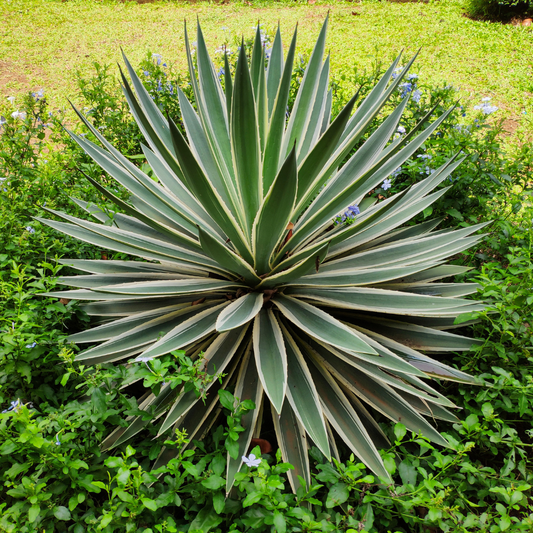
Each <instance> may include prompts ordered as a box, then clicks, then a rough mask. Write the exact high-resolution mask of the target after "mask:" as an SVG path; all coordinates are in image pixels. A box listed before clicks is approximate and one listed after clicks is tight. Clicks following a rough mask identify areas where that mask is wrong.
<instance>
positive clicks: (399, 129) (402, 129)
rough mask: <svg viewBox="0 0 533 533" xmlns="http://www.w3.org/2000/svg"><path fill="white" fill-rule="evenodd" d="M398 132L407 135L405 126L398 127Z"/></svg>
mask: <svg viewBox="0 0 533 533" xmlns="http://www.w3.org/2000/svg"><path fill="white" fill-rule="evenodd" d="M396 131H397V132H398V133H401V134H402V135H403V134H404V133H405V128H404V127H403V126H398V129H397V130H396Z"/></svg>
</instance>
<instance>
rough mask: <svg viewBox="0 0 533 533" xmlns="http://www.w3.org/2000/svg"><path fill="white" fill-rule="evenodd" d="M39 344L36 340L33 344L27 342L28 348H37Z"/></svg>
mask: <svg viewBox="0 0 533 533" xmlns="http://www.w3.org/2000/svg"><path fill="white" fill-rule="evenodd" d="M36 346H37V343H36V342H32V343H31V344H26V348H35V347H36Z"/></svg>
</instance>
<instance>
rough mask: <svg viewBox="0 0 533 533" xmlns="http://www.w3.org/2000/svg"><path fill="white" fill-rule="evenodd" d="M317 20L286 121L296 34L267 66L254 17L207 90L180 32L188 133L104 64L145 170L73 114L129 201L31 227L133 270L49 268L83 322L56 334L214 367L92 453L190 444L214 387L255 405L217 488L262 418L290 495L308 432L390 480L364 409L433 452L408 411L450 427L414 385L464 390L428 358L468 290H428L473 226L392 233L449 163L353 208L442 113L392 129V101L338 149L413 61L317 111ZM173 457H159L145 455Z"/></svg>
mask: <svg viewBox="0 0 533 533" xmlns="http://www.w3.org/2000/svg"><path fill="white" fill-rule="evenodd" d="M326 27H327V20H326V22H325V23H324V25H323V27H322V30H321V32H320V35H319V37H318V40H317V43H316V45H315V48H314V51H313V53H312V55H311V57H310V60H309V64H308V66H307V69H306V72H305V75H304V77H303V80H302V82H301V86H300V88H299V91H298V94H297V96H296V100H295V102H294V106H293V109H292V113H291V114H290V117H289V118H288V119H287V118H286V111H287V104H288V98H289V89H290V83H291V73H292V67H293V61H294V53H295V46H296V32H295V34H294V36H293V38H292V42H291V44H290V47H289V50H288V53H287V55H286V58H284V52H283V47H282V42H281V36H280V32H279V29H278V32H277V34H276V37H275V41H274V43H273V47H272V51H271V55H270V57H269V58H268V63H266V58H265V50H264V48H263V47H262V45H261V40H260V33H259V28H258V31H257V35H256V39H255V44H254V47H253V51H252V53H251V63H250V66H249V63H248V59H247V56H246V53H245V49H244V46H242V47H241V49H240V53H239V57H238V62H237V66H236V70H235V73H234V76H233V77H232V76H231V74H230V67H229V64H228V59H227V57H226V61H225V74H224V88H223V87H222V85H221V83H220V81H219V79H218V77H217V75H216V74H215V69H214V66H213V63H212V62H211V60H210V58H209V55H208V51H207V48H206V44H205V41H204V37H203V35H202V31H201V29H200V27H199V26H198V37H197V43H198V44H197V54H196V56H197V65H196V66H195V64H194V63H193V60H192V56H191V50H190V46H189V42H188V40H187V37H186V52H187V58H188V64H189V71H190V78H191V84H192V88H193V91H194V96H195V100H196V109H195V108H194V107H193V106H192V105H191V103H190V102H189V101H188V100H187V98H186V97H185V95H184V94H183V93H182V92H179V95H178V97H179V104H180V108H181V113H182V120H183V125H184V127H185V131H186V138H185V137H184V136H183V135H182V133H181V132H180V129H179V128H178V127H177V125H176V124H175V123H174V122H173V121H172V120H170V119H167V118H165V117H164V116H163V115H162V113H161V112H160V110H159V109H158V108H157V106H156V105H155V104H154V102H153V101H152V99H151V98H150V95H149V94H148V93H147V91H146V90H145V88H144V87H143V85H142V83H141V81H140V80H139V78H138V77H137V75H136V73H135V71H134V70H133V68H132V67H131V65H130V63H129V62H128V60H127V59H126V58H125V57H124V61H125V64H126V67H127V70H128V73H129V76H130V78H131V82H132V85H133V88H132V87H131V86H130V83H129V82H128V80H127V79H126V76H125V75H124V74H122V81H123V90H124V94H125V96H126V98H127V100H128V103H129V105H130V108H131V112H132V113H133V115H134V117H135V119H136V121H137V123H138V124H139V127H140V129H141V130H142V132H143V134H144V136H145V138H146V141H147V146H143V151H144V154H145V156H146V160H147V162H148V164H149V165H150V167H151V168H152V170H153V173H154V175H155V176H156V177H157V181H154V180H153V179H151V178H150V177H148V176H147V175H146V174H144V173H143V172H141V170H139V168H137V167H136V166H135V165H133V164H132V163H131V162H130V161H129V160H128V159H126V158H125V157H123V156H122V155H121V154H120V153H119V152H118V151H117V150H116V149H115V148H114V147H113V146H112V145H111V144H109V143H108V142H107V141H106V139H105V138H104V137H103V136H102V135H101V134H100V133H99V131H98V130H96V129H95V128H94V127H92V125H91V124H90V123H89V122H88V121H87V120H86V118H85V117H84V116H82V115H81V114H79V116H80V118H81V120H82V121H83V122H84V123H85V125H86V126H87V127H88V128H89V129H90V131H91V132H92V133H93V135H94V136H95V137H96V138H97V139H98V141H99V142H100V144H101V146H99V145H97V144H95V143H92V142H90V141H89V140H87V139H85V138H82V137H79V136H76V135H74V134H71V135H72V137H73V138H74V139H75V141H76V142H77V143H78V144H79V145H80V146H81V147H82V148H83V149H84V150H85V151H86V152H87V154H89V155H90V156H91V157H92V158H93V159H94V161H96V162H97V163H98V164H99V165H100V166H101V167H102V169H104V170H105V171H106V172H108V173H109V174H110V175H111V176H112V177H113V178H115V179H116V180H117V181H118V182H119V183H120V184H121V185H122V186H123V187H125V188H126V189H127V190H128V191H129V193H130V200H129V202H124V201H121V200H120V199H119V198H117V197H116V196H115V195H114V194H113V193H112V192H111V191H110V190H107V189H106V188H104V187H102V186H101V185H100V184H98V183H96V182H93V183H94V186H95V187H97V188H98V189H99V190H100V192H101V193H102V194H103V195H105V196H106V197H107V198H109V199H110V200H112V201H113V202H115V203H116V204H117V205H118V207H119V208H120V212H117V213H116V214H114V216H113V224H112V225H106V224H105V222H106V221H107V220H108V215H106V214H105V213H104V212H100V211H98V212H94V208H92V209H91V210H90V213H91V215H93V216H95V217H96V219H97V220H98V222H97V223H95V222H88V221H85V220H81V219H77V218H74V217H72V216H69V215H66V214H63V213H57V212H53V211H50V212H52V213H54V214H55V215H57V216H58V217H61V218H63V219H64V220H65V221H66V222H56V221H51V220H42V221H43V222H44V223H46V224H48V225H49V226H51V227H53V228H56V229H57V230H59V231H62V232H64V233H66V234H68V235H71V236H73V237H77V238H79V239H81V240H84V241H86V242H89V243H92V244H96V245H99V246H103V247H106V248H108V249H111V250H116V251H118V252H124V253H127V254H133V255H136V256H139V257H140V258H143V259H145V260H147V261H146V262H138V261H89V260H65V261H63V262H64V263H66V264H70V265H72V266H74V267H75V268H76V269H78V270H80V271H82V272H84V273H85V274H83V275H77V276H70V277H63V278H61V283H63V284H65V285H69V286H71V287H75V288H76V289H74V290H70V291H64V292H59V293H50V294H49V295H50V296H58V297H64V298H71V299H76V300H87V301H88V303H86V304H85V305H84V309H85V311H86V312H87V313H88V314H89V315H92V316H94V317H98V318H96V319H95V320H96V321H97V323H99V324H100V325H98V326H97V327H94V328H92V329H90V330H88V331H85V332H82V333H77V334H75V335H72V336H71V337H70V339H71V340H72V341H73V342H76V343H78V344H83V343H88V344H90V345H91V347H89V348H88V349H86V350H84V351H81V352H80V353H79V354H78V356H77V360H78V361H80V362H83V363H84V364H98V363H110V362H115V361H117V362H121V363H123V364H128V363H131V361H132V360H133V361H147V360H149V359H152V358H156V357H159V356H162V355H164V354H168V353H169V352H171V351H173V350H178V349H184V350H186V353H187V354H188V355H189V356H190V357H191V358H192V359H195V358H198V357H199V354H201V353H203V354H204V357H205V360H206V365H207V367H206V368H207V371H208V372H209V373H210V374H213V375H216V376H220V377H221V378H222V379H220V380H217V379H215V380H213V381H212V382H211V383H210V388H209V391H208V393H207V396H206V400H205V401H203V399H198V398H197V397H196V395H195V394H194V393H193V392H192V391H183V390H180V389H179V388H174V389H173V388H171V387H170V386H169V385H163V387H162V389H161V392H160V394H158V395H157V396H155V395H153V394H148V393H147V394H146V395H145V396H144V397H143V399H142V403H141V404H140V407H141V409H145V410H147V409H152V410H153V412H154V413H155V419H154V420H151V421H146V420H143V419H142V418H141V417H132V418H131V419H130V420H129V425H128V426H127V427H126V428H118V429H116V430H115V431H114V432H113V433H112V434H111V435H110V436H109V437H108V438H107V440H106V441H105V442H104V447H106V448H109V447H112V446H116V445H118V444H121V443H122V442H125V441H126V440H127V439H129V438H131V437H132V436H133V435H135V434H136V433H138V432H139V431H141V430H142V428H143V427H144V426H145V425H146V424H149V423H151V424H154V423H158V424H160V426H159V433H160V434H161V433H164V432H166V431H167V430H169V429H170V428H173V427H181V428H185V429H186V430H187V432H188V435H189V437H190V438H191V439H193V438H196V439H199V438H201V437H202V436H203V435H205V434H206V432H207V431H208V430H209V428H210V427H211V426H212V424H213V423H214V421H215V419H216V417H217V414H218V413H219V412H220V405H219V395H218V394H217V392H218V390H220V389H228V390H230V391H232V392H233V393H234V394H235V396H236V397H238V398H240V399H241V400H244V399H251V400H253V401H254V402H255V404H256V406H257V408H256V409H255V410H253V411H251V412H249V413H248V414H247V415H245V417H244V419H243V425H244V427H245V431H244V432H243V433H242V434H241V436H240V441H239V454H238V456H236V458H234V457H228V472H227V490H228V491H229V490H230V489H231V487H232V485H233V482H234V476H235V473H236V472H237V471H238V470H239V468H240V467H241V464H242V461H241V459H240V458H241V456H242V455H243V454H245V453H246V451H247V449H248V448H249V445H250V441H251V439H252V437H253V436H254V434H255V435H256V436H257V434H258V433H259V430H260V425H261V419H262V417H261V416H260V415H259V413H260V412H266V411H267V410H271V412H272V416H273V423H274V427H275V429H276V432H277V436H278V443H279V446H280V448H281V451H282V455H283V458H284V460H285V461H287V462H289V463H291V464H293V465H294V467H295V469H294V471H292V472H291V473H290V482H291V484H292V487H293V489H294V490H296V488H297V487H298V486H299V482H298V478H297V476H302V477H303V478H304V479H305V480H306V481H307V482H309V480H310V474H309V463H308V456H307V448H308V446H309V444H310V441H312V443H313V444H314V445H316V446H317V447H318V448H319V449H320V450H321V451H322V453H323V454H324V455H325V456H326V457H327V458H330V457H331V456H332V454H336V453H337V451H336V450H337V447H336V444H335V440H334V439H335V433H336V435H337V436H338V437H340V438H341V439H342V440H343V441H344V442H345V443H346V445H347V446H348V447H349V448H350V449H351V450H352V451H353V453H354V454H355V455H357V456H358V457H359V458H360V459H361V461H362V462H364V463H365V464H366V465H367V466H368V467H369V468H370V469H371V470H372V471H373V472H375V473H376V474H378V475H379V476H381V477H383V478H388V474H387V471H386V470H385V468H384V466H383V463H382V461H381V458H380V454H379V452H378V449H377V446H379V445H381V444H382V443H384V442H386V438H385V436H384V434H383V433H382V431H381V430H380V427H379V425H378V424H377V423H376V421H375V420H374V419H373V417H372V415H371V413H370V412H369V411H368V409H367V407H366V406H365V404H367V405H370V406H371V407H372V408H373V409H374V410H376V411H378V412H380V413H382V414H383V415H385V416H386V417H388V418H390V419H391V420H392V421H395V422H397V421H401V422H402V423H403V424H405V426H406V427H407V428H408V429H409V430H411V431H414V432H421V433H423V434H424V435H425V436H426V437H428V438H429V439H431V440H432V441H433V442H436V443H439V444H441V445H446V444H447V443H446V441H445V439H444V438H443V437H442V436H441V435H440V434H439V433H438V432H437V430H436V429H435V428H434V427H433V425H431V424H430V423H429V422H428V421H427V420H426V419H425V418H424V416H427V417H429V418H431V419H432V420H434V419H443V420H448V421H453V420H456V418H455V417H454V415H453V414H451V413H450V412H449V411H448V410H447V408H448V407H453V405H452V403H451V402H450V401H448V400H447V399H446V398H445V397H443V396H442V395H441V394H439V393H438V392H437V391H435V390H433V389H432V388H431V387H430V386H429V385H427V383H426V381H425V379H426V378H428V377H438V378H442V379H449V380H455V381H460V382H467V383H476V382H477V381H476V380H475V379H474V378H472V377H470V376H468V375H466V374H464V373H462V372H460V371H458V370H456V369H454V368H450V367H448V366H446V365H444V364H442V363H440V362H438V361H435V360H433V359H431V358H430V357H428V356H427V355H426V353H427V352H441V353H442V352H448V351H458V350H467V349H469V348H470V346H471V345H472V343H473V342H474V341H473V340H472V339H469V338H465V337H462V336H459V335H456V334H453V333H449V332H448V331H447V330H449V329H451V328H453V323H454V319H455V317H457V316H458V315H459V314H462V313H466V312H470V311H475V310H478V309H480V308H481V307H482V306H481V305H480V304H479V303H476V302H474V301H471V300H466V299H463V298H462V297H463V296H465V295H467V294H469V293H472V292H474V291H475V285H474V284H453V283H440V282H437V281H438V280H441V279H443V278H447V277H450V276H454V275H455V274H458V273H461V272H463V271H464V270H465V269H464V268H462V267H457V266H450V265H446V264H444V262H445V260H446V258H447V257H449V256H451V255H453V254H456V253H458V252H460V251H462V250H464V249H466V248H467V247H469V246H471V245H472V244H473V243H475V242H477V241H478V240H479V239H480V236H479V235H476V232H477V231H478V230H479V229H480V226H479V225H478V226H472V227H469V228H464V229H460V230H456V231H453V230H436V227H437V225H438V223H439V220H434V221H430V222H424V223H421V224H417V225H411V226H405V223H406V222H407V221H409V220H410V219H411V218H412V217H413V216H415V215H416V214H417V213H420V212H421V211H423V210H424V209H425V208H426V207H427V206H429V205H430V204H431V203H432V202H434V201H435V200H436V199H437V198H438V197H440V196H441V195H442V194H443V193H444V192H445V191H446V189H445V188H440V189H439V190H438V191H437V192H433V191H434V190H435V189H436V187H437V186H438V185H439V184H440V183H442V182H443V181H444V180H445V179H446V178H447V177H448V176H450V174H451V173H452V172H453V171H454V170H455V169H456V168H457V166H458V165H459V164H460V162H461V161H460V160H457V159H456V158H452V159H451V160H450V161H448V162H447V163H446V164H444V165H443V166H442V167H441V168H439V169H437V170H436V171H435V172H434V173H433V174H431V175H430V176H429V177H428V178H426V179H424V180H423V181H421V182H419V183H417V184H415V185H414V186H412V187H411V188H409V189H408V190H406V191H403V192H401V193H399V194H395V195H393V196H391V197H390V198H387V199H386V200H382V201H379V202H371V201H368V193H369V191H371V190H372V189H375V188H376V187H377V186H378V185H379V184H380V183H381V182H383V181H384V180H385V179H386V178H387V177H388V176H390V174H391V173H392V172H393V171H394V170H395V169H396V168H398V167H399V166H400V165H401V164H402V163H403V162H404V161H406V160H407V159H408V158H409V157H410V156H411V155H413V154H414V153H415V151H416V150H417V149H418V148H419V147H420V146H421V145H422V143H423V142H424V141H425V140H426V139H427V138H428V137H429V136H430V135H431V134H432V133H433V132H435V130H436V129H437V128H438V126H439V124H441V123H442V121H443V120H444V119H445V118H446V116H447V113H445V114H444V115H442V116H441V117H440V118H439V119H438V120H435V121H434V122H433V123H431V124H430V125H429V126H428V127H427V128H425V129H423V126H422V125H423V124H424V123H426V122H427V120H428V118H429V117H425V118H424V120H422V121H421V122H420V124H419V125H418V126H417V127H415V128H414V129H413V130H412V131H411V132H410V133H409V134H408V135H405V136H401V137H400V138H395V137H394V133H395V132H396V130H397V128H398V124H399V121H400V118H401V116H402V113H403V111H404V109H405V106H406V103H407V98H405V99H404V100H403V101H402V103H401V104H400V105H399V106H398V107H397V108H396V109H394V111H392V113H391V114H390V115H389V116H388V118H387V119H386V120H385V121H384V122H383V123H382V124H381V125H380V126H379V128H378V129H377V130H376V131H375V132H374V133H373V134H372V135H371V136H369V138H368V139H367V140H366V141H365V142H364V143H363V144H362V145H361V147H360V148H359V149H357V151H355V153H354V154H353V155H352V156H351V157H349V158H348V156H349V155H350V153H351V152H352V150H353V148H354V147H355V146H356V145H357V144H358V141H359V140H360V139H361V138H362V136H363V135H364V133H365V131H366V130H367V128H368V126H369V124H370V123H371V121H372V120H373V119H374V118H375V117H376V115H377V114H378V113H379V112H380V110H382V108H383V106H384V105H385V104H386V103H387V102H388V100H389V98H390V96H391V93H392V92H393V91H394V90H395V89H397V88H398V85H399V84H400V83H401V81H402V79H403V78H404V76H405V75H406V73H407V71H408V69H409V67H410V66H411V63H412V60H411V62H409V63H408V64H407V66H405V68H403V69H401V72H400V74H399V75H397V76H393V73H394V72H395V71H396V70H397V68H398V64H399V58H398V59H396V61H395V62H394V63H393V64H392V65H391V66H390V68H389V69H388V70H387V72H386V73H385V75H384V76H383V77H382V78H381V80H380V81H379V82H378V83H377V84H376V86H375V87H374V88H373V90H372V91H371V92H370V94H369V95H368V96H367V97H366V98H365V99H364V101H362V102H361V103H360V105H359V106H357V107H355V101H356V97H354V98H353V99H352V100H350V102H348V104H347V105H346V107H345V108H344V109H343V110H342V111H341V112H340V113H339V114H338V116H337V117H336V118H335V119H334V120H331V102H332V95H331V90H330V89H329V88H328V84H329V82H328V76H329V58H327V59H326V60H325V61H323V56H324V46H325V37H326ZM265 64H268V66H267V68H266V69H265V68H264V66H265ZM354 109H355V111H354ZM77 202H78V203H79V205H81V206H83V207H86V208H88V206H87V204H86V203H84V202H82V201H80V200H78V201H77ZM353 205H358V206H360V211H361V212H360V214H358V216H357V217H356V218H355V221H354V222H353V223H352V224H349V225H346V224H338V225H334V224H333V223H332V220H333V219H334V218H335V217H337V216H339V215H340V214H342V213H343V212H344V211H345V210H346V209H347V208H348V207H349V206H353ZM88 210H89V209H88ZM333 430H334V431H333ZM334 432H335V433H334ZM172 453H173V452H172V451H171V450H166V451H165V452H163V453H162V455H161V457H160V458H159V459H158V460H157V462H156V465H157V464H162V463H163V462H164V461H166V460H168V459H169V458H171V457H172Z"/></svg>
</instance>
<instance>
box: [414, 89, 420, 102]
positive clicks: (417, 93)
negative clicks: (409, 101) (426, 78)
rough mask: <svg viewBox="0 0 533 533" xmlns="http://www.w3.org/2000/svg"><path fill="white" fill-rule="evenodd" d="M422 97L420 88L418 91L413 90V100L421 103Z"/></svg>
mask: <svg viewBox="0 0 533 533" xmlns="http://www.w3.org/2000/svg"><path fill="white" fill-rule="evenodd" d="M421 97H422V91H421V90H420V89H417V90H416V91H414V92H413V96H412V98H413V100H414V101H415V102H416V103H417V104H419V103H420V98H421Z"/></svg>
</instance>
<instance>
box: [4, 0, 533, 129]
mask: <svg viewBox="0 0 533 533" xmlns="http://www.w3.org/2000/svg"><path fill="white" fill-rule="evenodd" d="M248 3H251V4H252V5H248ZM248 3H247V2H230V3H228V4H224V5H221V4H219V3H210V2H196V3H189V2H177V1H167V2H153V3H143V4H138V3H137V2H125V3H122V2H113V1H107V0H104V1H100V2H97V1H94V0H70V1H58V0H2V1H1V3H0V17H1V18H0V20H1V21H2V24H1V27H2V29H1V30H0V32H1V35H2V39H1V40H0V94H1V95H3V97H4V98H5V97H7V96H12V95H14V94H16V93H18V92H21V91H27V90H35V89H38V88H41V87H43V88H45V91H46V94H47V96H48V98H49V99H51V102H52V107H62V106H65V105H66V98H67V97H70V98H72V99H73V100H74V101H76V84H75V72H76V70H80V71H81V72H82V73H84V74H85V75H87V74H89V73H91V72H93V71H94V69H93V67H92V63H93V62H95V61H97V62H99V63H112V64H116V63H117V62H118V61H120V47H122V48H123V49H124V50H125V52H126V54H127V55H128V57H129V58H130V60H131V61H132V62H133V64H138V62H139V61H140V60H141V58H143V57H144V56H145V55H146V53H147V51H148V50H150V51H152V52H158V53H160V54H162V55H163V57H164V58H165V60H166V61H167V62H170V63H173V64H174V65H175V67H176V68H177V69H178V70H183V71H184V70H185V55H184V53H183V50H184V39H183V20H184V18H186V19H187V20H188V22H189V25H190V28H191V30H194V25H195V17H196V15H198V16H199V17H200V19H201V23H202V28H203V30H204V33H205V36H206V39H207V42H208V44H209V45H210V46H211V47H212V49H213V50H214V49H215V48H216V47H217V46H218V45H220V44H221V43H222V42H224V40H225V39H226V38H229V39H230V40H233V38H234V36H236V35H241V34H244V35H245V36H247V37H251V36H252V35H253V29H252V27H253V25H254V24H256V23H257V20H260V21H261V22H262V23H263V24H264V27H265V28H266V29H267V30H268V31H269V32H270V33H273V31H274V29H275V26H276V24H277V22H278V20H279V21H280V23H281V30H282V34H283V36H284V39H285V42H287V40H288V37H289V35H290V34H291V33H292V31H293V28H294V26H295V24H296V23H299V48H298V50H299V52H300V53H303V54H306V53H309V52H310V49H311V46H312V44H313V43H314V40H315V39H316V36H317V34H318V31H319V28H320V25H321V24H322V22H323V20H324V18H325V16H326V14H327V13H328V11H329V12H330V13H331V25H330V29H329V34H328V44H329V49H330V50H331V53H332V56H331V62H332V70H333V73H334V74H336V75H337V77H338V76H340V75H341V74H345V75H346V81H345V82H344V83H346V84H349V80H350V76H351V74H352V73H353V69H354V67H355V68H357V69H370V67H371V65H372V62H373V61H376V60H381V61H383V62H385V63H388V62H389V61H390V60H391V58H392V57H394V56H395V55H396V54H397V53H398V52H399V51H400V50H402V49H404V50H405V53H406V56H411V55H412V54H414V53H415V52H416V51H417V50H418V49H419V48H421V52H420V56H419V58H418V60H417V63H416V65H415V66H414V67H413V72H417V73H418V74H419V75H420V82H421V84H422V85H423V84H424V83H431V84H434V83H446V84H453V85H454V86H457V87H460V88H461V92H460V96H461V98H462V99H464V100H468V99H472V100H473V102H474V103H477V102H479V100H480V99H481V97H486V96H491V97H492V99H493V102H492V103H493V104H494V105H497V106H498V107H499V108H500V112H499V114H498V116H500V117H505V118H506V126H507V129H508V130H509V131H510V132H513V133H514V135H513V137H515V138H520V137H522V136H523V134H527V133H528V131H530V130H533V128H532V127H531V126H532V122H531V118H530V117H531V116H533V95H532V92H533V58H532V56H531V50H532V47H533V31H531V29H530V28H522V27H515V26H510V25H500V24H497V23H489V22H482V21H472V20H470V19H468V18H466V17H464V16H463V8H462V3H461V1H460V0H441V1H437V2H431V1H430V2H429V3H418V2H413V3H393V2H376V1H371V0H363V1H362V2H359V3H356V2H334V1H330V2H329V3H327V2H320V1H319V0H317V2H316V3H314V4H308V3H307V2H305V3H304V2H299V1H296V2H294V1H293V2H288V1H279V2H274V1H270V2H257V1H256V2H254V1H252V2H248ZM223 28H227V29H223ZM194 39H195V38H194V37H192V39H191V40H194Z"/></svg>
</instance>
